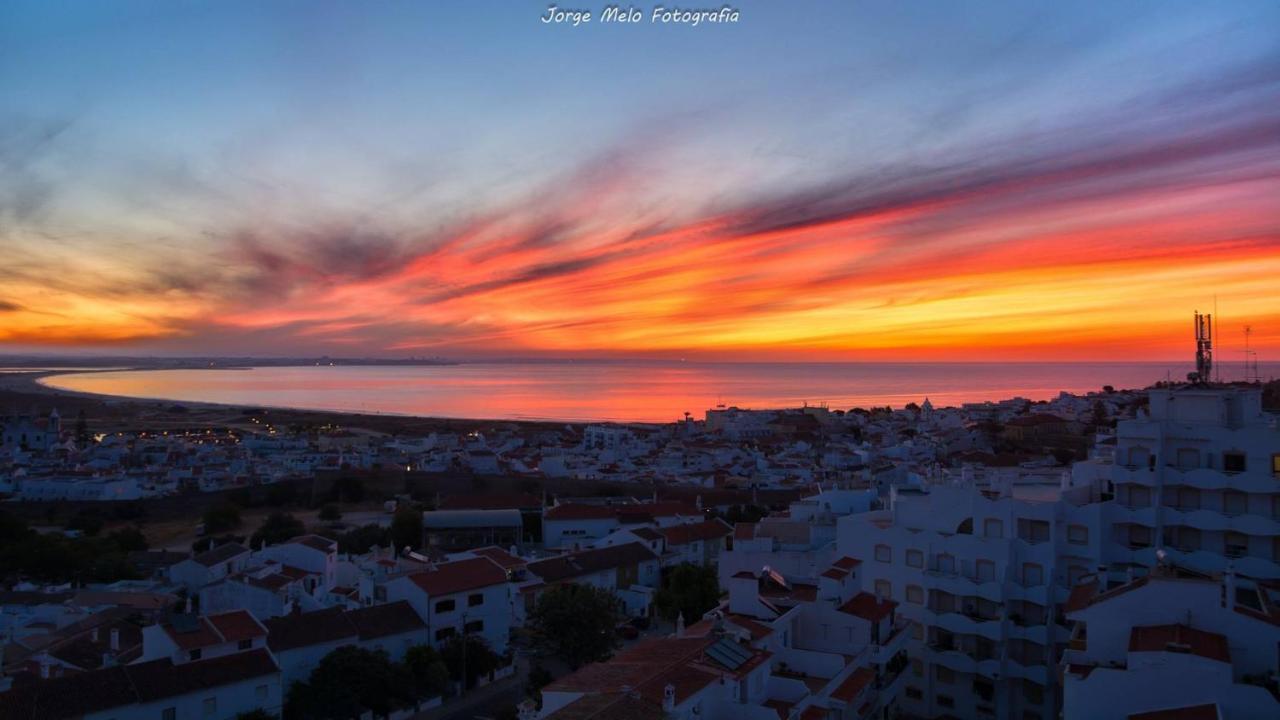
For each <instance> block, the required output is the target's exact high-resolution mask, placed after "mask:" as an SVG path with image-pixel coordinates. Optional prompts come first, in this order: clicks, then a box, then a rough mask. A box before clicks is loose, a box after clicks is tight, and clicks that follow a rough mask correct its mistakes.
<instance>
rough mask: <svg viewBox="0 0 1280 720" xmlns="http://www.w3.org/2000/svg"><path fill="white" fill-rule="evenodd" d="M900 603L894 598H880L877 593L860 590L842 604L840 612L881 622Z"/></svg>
mask: <svg viewBox="0 0 1280 720" xmlns="http://www.w3.org/2000/svg"><path fill="white" fill-rule="evenodd" d="M896 607H898V603H896V602H894V601H892V600H879V599H877V598H876V596H875V595H872V594H871V593H867V592H860V593H858V594H857V595H854V596H853V599H852V600H850V601H849V602H847V603H845V604H844V605H841V606H840V612H842V613H848V614H850V615H853V616H855V617H860V618H862V619H864V620H868V621H870V622H879V621H880V620H883V619H885V618H887V617H889V615H890V613H892V612H893V609H894V608H896Z"/></svg>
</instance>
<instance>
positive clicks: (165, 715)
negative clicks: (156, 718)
mask: <svg viewBox="0 0 1280 720" xmlns="http://www.w3.org/2000/svg"><path fill="white" fill-rule="evenodd" d="M160 720H178V708H171V707H169V708H165V709H164V710H161V711H160Z"/></svg>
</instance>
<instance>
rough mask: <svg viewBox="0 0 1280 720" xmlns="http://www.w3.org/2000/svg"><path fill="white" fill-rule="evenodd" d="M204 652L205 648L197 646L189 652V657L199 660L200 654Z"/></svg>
mask: <svg viewBox="0 0 1280 720" xmlns="http://www.w3.org/2000/svg"><path fill="white" fill-rule="evenodd" d="M203 654H204V651H203V650H201V649H200V648H196V649H195V650H192V651H191V652H189V653H187V657H189V658H190V659H192V660H199V659H200V656H201V655H203Z"/></svg>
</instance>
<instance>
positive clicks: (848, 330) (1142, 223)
mask: <svg viewBox="0 0 1280 720" xmlns="http://www.w3.org/2000/svg"><path fill="white" fill-rule="evenodd" d="M605 6H606V4H605V3H601V4H593V3H583V2H571V3H566V7H574V8H582V9H587V10H591V11H592V13H593V16H594V17H593V19H592V22H589V23H585V24H582V25H579V26H577V27H573V26H571V25H567V24H547V23H543V22H541V21H540V19H539V18H540V16H541V15H542V14H543V13H545V11H546V9H547V4H546V3H531V2H522V1H513V2H504V1H500V0H468V1H467V2H462V1H457V2H452V3H443V2H427V1H425V0H419V1H416V2H397V1H394V0H380V1H375V2H323V1H321V0H312V1H310V2H300V1H296V0H274V1H273V2H240V1H237V0H218V1H216V2H194V1H191V0H157V1H154V2H141V1H139V2H125V1H104V2H94V3H89V2H59V1H56V0H38V1H34V2H32V1H28V0H10V1H8V2H5V3H3V4H0V352H58V353H91V354H110V353H131V354H139V353H142V354H165V355H192V354H215V355H216V354H222V355H228V354H235V355H245V354H256V355H275V356H281V355H283V356H288V355H310V354H327V355H333V356H364V357H369V356H387V357H403V356H443V357H450V358H459V359H465V358H469V357H486V358H492V357H538V356H547V357H673V358H674V357H680V358H705V359H722V360H806V361H807V360H922V361H938V360H957V361H975V360H977V361H981V360H1089V359H1107V360H1127V359H1133V360H1143V359H1175V358H1183V357H1187V356H1189V355H1190V352H1191V348H1192V340H1191V338H1192V329H1191V328H1192V325H1191V323H1192V313H1193V312H1194V311H1196V310H1200V311H1212V310H1213V308H1214V306H1215V304H1216V306H1217V308H1218V311H1219V314H1218V317H1219V318H1220V324H1219V342H1218V346H1219V347H1218V351H1219V357H1220V358H1223V357H1225V358H1227V359H1232V358H1233V357H1235V356H1238V355H1239V351H1240V350H1241V348H1242V346H1243V342H1244V327H1245V326H1246V325H1249V326H1251V327H1252V336H1251V343H1252V346H1253V348H1254V349H1256V350H1258V351H1259V354H1260V357H1261V358H1262V359H1263V360H1268V359H1275V358H1276V357H1278V356H1280V290H1277V288H1280V281H1278V280H1277V278H1280V4H1277V3H1275V2H1274V0H1261V1H1258V2H1231V1H1219V2H1203V1H1202V0H1199V1H1196V2H1171V1H1159V2H1116V1H1112V2H1068V3H1064V2H1060V1H1058V2H1043V3H1042V2H1025V1H1019V2H977V1H975V2H966V3H954V2H912V1H904V0H894V1H889V2H872V1H864V0H841V1H839V2H804V1H797V2H785V3H782V2H762V3H755V2H740V3H736V4H733V5H732V6H731V7H733V8H734V9H736V10H738V12H739V19H738V22H736V23H724V24H719V23H718V24H709V23H706V24H700V25H698V26H696V27H692V26H689V25H681V24H661V23H656V24H655V23H650V22H649V21H648V20H649V18H648V14H649V13H650V12H651V9H652V8H653V4H644V3H641V4H637V5H635V7H636V8H637V9H640V10H641V11H642V13H643V14H644V15H645V19H644V20H643V21H642V22H640V23H635V24H631V25H617V24H613V25H610V24H604V23H601V22H599V12H600V10H601V9H602V8H604V7H605ZM714 7H719V6H714ZM1233 354H1234V355H1233Z"/></svg>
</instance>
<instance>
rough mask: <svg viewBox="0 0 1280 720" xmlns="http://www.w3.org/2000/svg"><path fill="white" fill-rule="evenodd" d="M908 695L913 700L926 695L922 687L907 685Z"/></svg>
mask: <svg viewBox="0 0 1280 720" xmlns="http://www.w3.org/2000/svg"><path fill="white" fill-rule="evenodd" d="M907 697H909V698H911V699H912V700H919V699H921V698H923V697H924V693H922V692H920V688H918V687H911V686H910V685H908V686H907Z"/></svg>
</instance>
